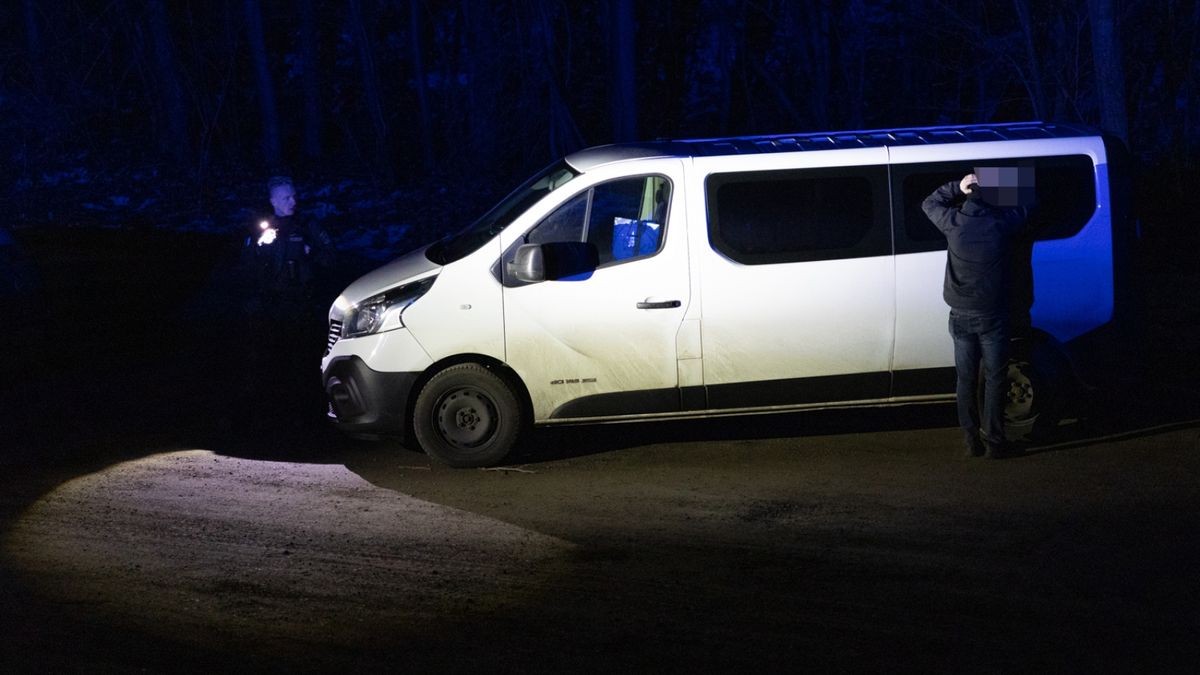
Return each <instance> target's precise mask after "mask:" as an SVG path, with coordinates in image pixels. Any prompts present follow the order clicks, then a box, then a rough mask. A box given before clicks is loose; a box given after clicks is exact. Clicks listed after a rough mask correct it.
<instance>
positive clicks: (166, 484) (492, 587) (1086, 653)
mask: <svg viewBox="0 0 1200 675" xmlns="http://www.w3.org/2000/svg"><path fill="white" fill-rule="evenodd" d="M947 414H950V413H949V411H947V410H945V409H937V408H932V409H930V408H917V409H909V410H907V411H903V412H895V411H891V412H867V413H862V412H855V413H848V412H846V413H839V412H830V413H821V414H808V415H791V416H776V417H769V418H749V419H742V420H736V421H713V422H705V423H700V424H698V425H697V424H694V423H692V424H688V425H685V424H683V423H672V424H665V425H637V426H634V425H625V426H609V427H593V428H587V429H573V428H566V429H555V430H550V431H542V432H540V433H539V434H536V435H535V438H534V444H535V445H536V446H537V447H538V448H541V449H542V450H543V451H544V452H543V454H548V455H550V458H549V459H543V460H541V461H530V462H528V463H525V464H517V465H512V466H509V467H507V468H505V469H504V470H499V471H495V470H493V471H483V470H451V469H447V468H444V467H441V466H438V465H433V464H431V463H430V462H429V461H428V460H427V459H426V457H425V456H424V455H421V454H418V453H414V452H410V451H407V450H404V449H401V448H397V447H396V446H389V445H367V446H363V445H359V444H354V443H350V442H348V441H343V440H340V439H337V438H336V437H334V436H327V435H324V434H321V433H319V432H313V433H311V434H289V433H286V431H285V430H283V429H276V430H274V433H275V436H274V437H272V436H271V435H270V434H267V435H266V437H265V438H264V439H263V440H261V441H260V442H261V443H263V444H264V446H265V445H273V447H274V449H273V450H272V451H271V452H264V453H262V454H267V455H271V456H272V457H278V456H279V455H286V454H287V453H289V452H294V453H295V454H296V455H298V456H303V459H302V460H296V461H280V460H279V459H274V458H273V459H254V458H247V457H244V456H231V455H230V454H225V453H222V452H221V451H219V450H213V449H209V448H167V447H154V448H152V447H150V445H149V443H150V442H152V440H153V439H135V438H129V439H126V442H129V443H133V442H138V441H139V440H140V442H142V443H143V447H142V448H140V449H138V450H136V451H133V449H132V448H128V447H126V449H125V450H126V453H130V452H131V451H132V452H131V454H132V455H135V456H134V457H133V458H130V459H125V460H124V461H116V462H113V463H111V464H109V465H106V466H103V467H99V468H97V469H96V470H94V471H88V472H86V473H81V475H78V476H75V477H72V478H69V479H61V480H60V479H53V480H46V481H43V482H42V485H43V486H44V488H42V489H32V488H30V485H32V484H36V483H37V481H34V483H30V482H28V481H24V482H20V483H19V484H18V485H14V483H15V481H13V480H6V481H5V482H6V483H7V485H6V486H5V487H6V495H8V497H7V499H6V512H7V513H8V514H9V516H8V519H7V520H8V522H7V525H8V527H7V528H6V532H5V536H4V541H3V549H2V554H0V555H2V558H0V565H2V569H3V572H4V575H5V576H6V577H7V579H6V581H5V583H4V584H3V586H2V588H3V591H4V596H3V601H4V606H5V612H4V615H5V619H4V626H3V628H4V630H5V634H6V635H7V636H8V639H7V640H6V641H7V642H8V645H9V646H6V647H5V656H4V660H5V661H6V662H8V665H7V666H6V671H7V670H8V669H9V668H13V667H15V668H16V669H17V670H20V671H33V670H36V671H47V670H54V669H59V668H63V667H66V668H70V669H86V670H110V669H113V670H119V671H133V670H142V669H148V670H151V671H161V670H170V671H175V670H183V671H198V670H206V669H209V668H211V667H214V666H217V665H220V666H221V667H226V666H228V665H229V664H236V665H238V666H241V667H245V668H250V669H266V670H275V669H282V670H300V671H306V670H311V671H328V670H340V669H342V668H352V669H366V670H375V669H380V670H381V669H384V668H391V667H393V666H397V667H401V666H402V667H421V668H431V669H434V670H438V671H455V670H481V669H487V670H513V671H515V670H527V669H531V668H532V669H540V670H549V669H558V668H567V667H570V668H576V669H583V670H613V669H617V670H623V669H635V670H695V669H697V668H710V667H718V668H722V669H727V670H732V669H737V668H744V667H758V668H770V669H788V670H792V669H796V668H820V669H837V670H841V669H853V670H857V669H864V668H865V669H888V670H891V669H893V668H901V669H913V670H922V669H930V668H932V669H935V670H943V671H944V670H951V669H953V670H957V669H960V668H966V669H968V670H971V671H984V672H1005V671H1028V670H1031V669H1036V670H1043V669H1053V670H1055V671H1071V672H1084V671H1090V672H1096V671H1103V670H1110V669H1112V668H1117V669H1128V670H1155V671H1161V670H1176V669H1178V670H1186V669H1187V667H1188V665H1189V664H1191V665H1194V664H1195V663H1196V662H1197V661H1196V658H1197V657H1198V656H1200V653H1198V652H1197V646H1196V641H1195V636H1196V634H1197V629H1198V628H1200V575H1198V574H1197V573H1196V566H1195V564H1196V562H1197V560H1198V559H1200V558H1198V557H1197V553H1198V551H1200V544H1198V543H1197V540H1196V532H1200V509H1198V508H1197V507H1198V506H1200V488H1198V487H1197V486H1198V483H1197V477H1198V473H1200V459H1198V458H1200V453H1198V452H1197V450H1200V431H1198V429H1197V426H1196V425H1195V424H1187V423H1182V424H1178V423H1176V424H1168V425H1164V426H1163V427H1162V428H1159V429H1149V430H1138V431H1134V432H1123V433H1119V434H1115V435H1112V436H1108V437H1103V436H1102V437H1094V438H1077V439H1075V440H1072V441H1067V442H1063V443H1060V444H1058V445H1050V446H1045V447H1041V448H1035V449H1034V451H1033V452H1032V453H1031V454H1030V455H1028V456H1026V457H1022V458H1019V459H1014V460H1006V461H998V462H997V461H985V460H969V459H966V458H961V457H959V456H958V451H957V445H956V441H957V431H956V430H955V429H954V428H953V427H951V426H946V425H945V424H943V422H944V421H945V417H946V415H947ZM906 422H907V424H906ZM864 423H865V424H866V425H867V427H868V428H874V429H875V430H873V431H868V432H858V433H851V432H846V431H845V428H846V427H848V426H861V425H862V424H864ZM935 425H940V426H935ZM806 426H807V427H809V429H810V430H809V431H807V432H805V431H803V430H802V429H803V428H804V427H806ZM906 426H911V427H913V428H905V427H906ZM585 432H586V433H585ZM671 438H677V439H678V438H682V439H685V440H675V441H671V440H666V439H671ZM240 454H242V455H245V454H247V453H245V452H241V453H240ZM556 455H557V456H556ZM51 473H53V472H51ZM67 473H70V472H67ZM12 475H15V474H10V478H11V476H12ZM30 492H33V493H36V494H30ZM21 494H25V495H26V497H24V498H22V497H20V496H19V495H21ZM10 672H11V671H10Z"/></svg>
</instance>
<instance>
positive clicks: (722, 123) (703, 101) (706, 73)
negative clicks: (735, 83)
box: [684, 0, 740, 133]
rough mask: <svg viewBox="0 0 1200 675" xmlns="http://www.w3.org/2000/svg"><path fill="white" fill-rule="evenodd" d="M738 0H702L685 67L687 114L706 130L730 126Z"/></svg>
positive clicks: (698, 127)
mask: <svg viewBox="0 0 1200 675" xmlns="http://www.w3.org/2000/svg"><path fill="white" fill-rule="evenodd" d="M737 10H738V2H737V0H701V2H700V6H699V8H698V9H697V17H696V25H695V27H694V29H693V30H694V32H693V33H692V41H691V45H690V47H689V49H688V58H687V64H686V67H685V70H686V71H687V72H686V81H687V83H688V86H687V91H686V93H685V94H684V107H685V110H686V113H685V118H686V120H687V123H688V125H689V126H691V127H693V128H694V130H695V131H700V132H702V133H714V132H715V133H724V132H726V131H727V130H728V129H729V121H730V114H731V108H732V97H733V90H732V89H733V88H732V80H731V72H732V70H733V63H734V60H735V59H736V58H737V56H738V47H739V42H740V41H739V35H738V33H737Z"/></svg>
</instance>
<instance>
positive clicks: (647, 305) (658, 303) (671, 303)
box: [637, 299, 683, 309]
mask: <svg viewBox="0 0 1200 675" xmlns="http://www.w3.org/2000/svg"><path fill="white" fill-rule="evenodd" d="M682 304H683V303H682V302H679V301H678V300H650V299H646V300H643V301H641V302H639V303H638V304H637V307H638V309H674V308H676V307H678V306H680V305H682Z"/></svg>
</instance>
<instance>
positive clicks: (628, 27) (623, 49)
mask: <svg viewBox="0 0 1200 675" xmlns="http://www.w3.org/2000/svg"><path fill="white" fill-rule="evenodd" d="M608 10H609V35H610V37H609V40H608V46H609V50H610V52H611V58H610V59H609V63H611V64H612V84H611V86H612V96H611V99H612V120H613V129H612V134H613V140H614V141H617V142H622V141H632V140H634V139H635V138H636V137H637V113H638V106H637V83H636V79H635V72H634V59H633V57H634V55H635V54H636V53H637V39H636V37H637V22H636V21H634V17H633V0H610V2H609V8H608Z"/></svg>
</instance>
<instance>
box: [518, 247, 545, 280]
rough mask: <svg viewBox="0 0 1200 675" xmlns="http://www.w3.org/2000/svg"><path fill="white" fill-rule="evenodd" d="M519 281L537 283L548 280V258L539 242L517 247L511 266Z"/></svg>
mask: <svg viewBox="0 0 1200 675" xmlns="http://www.w3.org/2000/svg"><path fill="white" fill-rule="evenodd" d="M510 269H511V271H512V274H513V276H514V277H516V278H517V281H523V282H525V283H528V284H531V283H537V282H539V281H545V280H546V259H545V257H544V255H543V253H542V247H541V245H539V244H525V245H523V246H521V247H519V248H517V254H516V255H515V256H514V257H513V261H512V267H511V268H510Z"/></svg>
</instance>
